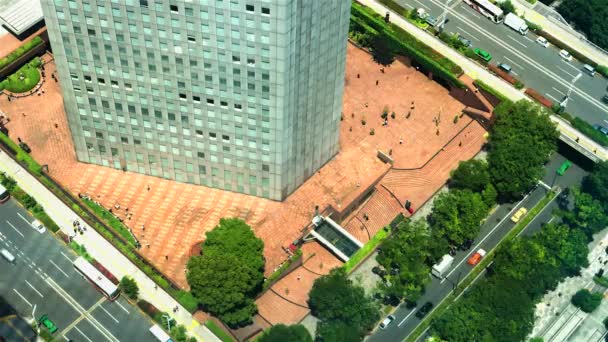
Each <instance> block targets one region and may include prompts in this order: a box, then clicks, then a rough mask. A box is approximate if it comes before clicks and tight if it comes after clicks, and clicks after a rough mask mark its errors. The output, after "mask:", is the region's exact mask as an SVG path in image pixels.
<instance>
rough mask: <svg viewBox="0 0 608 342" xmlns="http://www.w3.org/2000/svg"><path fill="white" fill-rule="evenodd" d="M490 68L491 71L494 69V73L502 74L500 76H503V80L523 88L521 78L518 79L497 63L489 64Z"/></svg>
mask: <svg viewBox="0 0 608 342" xmlns="http://www.w3.org/2000/svg"><path fill="white" fill-rule="evenodd" d="M488 69H490V71H492V72H493V73H494V74H496V75H498V76H500V78H502V79H503V80H505V81H507V82H509V83H511V84H512V85H513V86H515V88H517V89H521V88H523V87H524V84H523V83H522V82H521V81H520V80H518V79H517V78H515V77H513V76H511V74H509V73H507V72H506V71H504V70H502V69H500V68H499V67H497V66H496V65H494V64H488Z"/></svg>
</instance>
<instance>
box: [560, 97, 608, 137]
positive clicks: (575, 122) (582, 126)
mask: <svg viewBox="0 0 608 342" xmlns="http://www.w3.org/2000/svg"><path fill="white" fill-rule="evenodd" d="M552 109H553V112H554V113H555V114H557V115H559V116H560V117H562V118H563V119H565V120H566V121H568V122H569V123H570V124H571V125H572V127H574V128H576V129H577V130H578V131H579V132H581V133H583V134H584V135H586V136H587V137H588V138H589V139H591V140H593V141H595V142H596V143H598V144H600V145H602V146H608V137H607V136H606V135H604V133H602V132H600V131H598V130H597V129H595V127H593V125H591V124H590V123H588V122H587V121H585V120H583V119H581V118H575V117H573V116H572V115H571V114H569V113H566V112H562V111H561V110H560V109H559V105H558V104H554V105H553V108H552Z"/></svg>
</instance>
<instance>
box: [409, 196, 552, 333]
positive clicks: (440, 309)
mask: <svg viewBox="0 0 608 342" xmlns="http://www.w3.org/2000/svg"><path fill="white" fill-rule="evenodd" d="M556 195H557V194H556V193H555V192H553V191H550V192H549V193H548V194H547V195H546V196H545V197H544V198H543V199H542V200H540V202H538V203H537V204H536V205H535V206H534V207H533V208H532V209H530V211H529V212H528V214H527V215H526V216H524V218H523V219H522V220H521V221H519V222H518V223H517V224H516V225H515V227H513V229H511V230H510V231H509V232H508V233H507V235H505V237H504V238H503V239H502V240H500V242H499V243H498V245H496V247H494V248H493V249H492V250H491V251H490V252H488V254H487V255H486V256H485V257H484V258H483V259H482V260H481V262H480V263H479V264H477V266H475V268H473V270H472V271H471V272H469V274H467V275H466V277H465V278H464V279H463V280H462V281H461V282H460V284H458V287H457V288H456V290H454V291H453V292H452V293H450V294H449V295H448V296H447V297H446V298H445V300H444V301H442V302H441V304H439V305H438V306H437V307H436V308H435V310H433V312H431V313H430V314H428V315H427V316H426V317H425V318H424V320H422V322H420V324H418V326H417V327H416V329H414V331H412V333H411V334H410V335H409V337H408V338H407V339H405V341H406V342H415V341H416V340H418V337H419V336H420V335H421V334H422V333H423V332H424V331H425V330H426V329H427V328H428V327H429V326H430V325H431V323H432V322H433V318H434V317H439V316H440V315H441V314H443V313H444V312H445V311H446V310H447V309H448V308H449V306H450V305H452V303H454V301H455V300H456V297H457V296H458V295H459V294H460V293H462V292H463V291H464V290H465V289H466V288H467V287H468V286H469V285H471V284H472V283H473V280H475V278H477V276H478V275H479V274H481V272H483V271H484V270H485V269H486V267H487V266H488V265H489V264H490V263H491V262H492V261H493V260H494V255H495V252H496V250H498V248H499V247H500V246H501V245H502V244H504V243H506V242H508V241H510V240H513V239H514V238H515V237H516V236H517V234H519V233H520V232H521V231H522V230H524V228H525V227H526V226H527V225H528V223H530V222H531V221H532V220H533V219H534V217H536V215H538V213H540V211H541V210H543V208H544V207H545V206H546V205H547V204H549V202H551V201H552V200H553V198H554V197H555V196H556Z"/></svg>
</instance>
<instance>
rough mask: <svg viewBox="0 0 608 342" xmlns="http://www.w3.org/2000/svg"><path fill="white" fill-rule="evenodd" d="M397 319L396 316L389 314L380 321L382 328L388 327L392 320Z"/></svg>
mask: <svg viewBox="0 0 608 342" xmlns="http://www.w3.org/2000/svg"><path fill="white" fill-rule="evenodd" d="M394 320H395V316H393V315H388V316H386V318H385V319H384V320H383V321H382V322H380V329H386V327H387V326H388V325H389V324H391V322H392V321H394Z"/></svg>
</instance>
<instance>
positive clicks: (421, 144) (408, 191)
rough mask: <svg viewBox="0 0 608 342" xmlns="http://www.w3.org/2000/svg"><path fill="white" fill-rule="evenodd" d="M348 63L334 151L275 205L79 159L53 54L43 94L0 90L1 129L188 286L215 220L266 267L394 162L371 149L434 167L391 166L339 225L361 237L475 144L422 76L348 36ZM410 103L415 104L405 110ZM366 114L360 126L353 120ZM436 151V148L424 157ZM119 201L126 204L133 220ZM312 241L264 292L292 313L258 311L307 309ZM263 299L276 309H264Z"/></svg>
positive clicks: (403, 162) (446, 99) (466, 124)
mask: <svg viewBox="0 0 608 342" xmlns="http://www.w3.org/2000/svg"><path fill="white" fill-rule="evenodd" d="M346 68H347V71H346V87H345V99H344V119H343V123H342V126H341V132H340V134H341V137H340V145H341V150H340V153H339V154H338V155H336V157H335V158H334V159H332V160H331V161H330V162H329V163H327V164H326V165H325V166H324V167H323V168H322V169H321V170H320V171H319V172H317V173H316V174H315V175H314V176H313V177H311V178H310V179H309V180H308V181H307V182H306V183H305V184H304V185H302V186H301V187H300V188H299V189H298V190H296V192H294V193H293V194H292V195H291V196H289V197H288V198H287V199H286V200H285V201H284V202H281V203H279V202H274V201H270V200H266V199H262V198H257V197H253V196H248V195H243V194H238V193H233V192H228V191H224V190H217V189H211V188H206V187H202V186H195V185H189V184H183V183H178V182H174V181H169V180H165V179H160V178H155V177H151V176H145V175H140V174H135V173H131V172H123V171H120V170H114V169H110V168H107V167H102V166H97V165H89V164H84V163H79V162H77V161H76V160H75V154H74V152H73V146H72V142H71V139H70V137H69V131H68V127H67V122H66V117H65V113H64V109H63V104H62V98H61V94H60V92H59V88H58V84H57V83H55V82H54V81H53V80H51V79H50V77H49V76H50V74H51V73H52V72H54V65H53V63H52V62H51V63H49V64H47V66H46V74H47V78H48V80H47V81H46V82H45V84H44V85H43V87H42V88H41V91H44V94H42V93H41V92H40V95H38V94H34V95H32V96H28V97H24V98H19V99H13V100H12V101H10V102H9V101H8V99H7V97H6V96H0V111H3V112H4V113H6V114H7V115H8V116H9V118H10V119H11V121H10V123H9V124H8V126H7V127H8V129H9V130H10V132H9V134H10V136H11V137H12V138H13V139H14V140H16V139H17V137H20V138H21V139H23V140H24V141H25V142H27V143H28V144H29V145H30V147H31V148H32V156H33V157H34V158H35V159H36V160H37V161H38V162H39V163H40V164H47V165H48V166H49V173H50V175H51V176H52V177H54V178H55V179H56V180H57V181H58V182H59V183H61V184H62V185H64V186H65V187H66V188H67V189H69V190H70V191H71V192H73V193H74V194H78V193H83V194H87V195H89V196H91V197H93V198H94V199H95V200H97V201H99V202H100V203H102V204H103V205H104V206H105V207H106V208H111V207H113V206H114V205H116V204H118V205H120V207H121V210H115V211H114V212H115V213H117V215H118V216H120V217H121V218H123V219H124V220H125V223H126V224H127V225H128V226H129V227H130V228H132V230H133V232H134V233H135V235H136V236H137V237H138V238H139V239H140V240H141V242H142V245H143V247H142V250H141V252H142V254H143V255H144V256H146V257H147V258H149V259H150V260H152V261H153V262H154V263H155V264H156V265H157V266H158V267H159V268H160V269H161V270H162V271H163V272H164V273H165V274H167V275H168V276H169V277H171V278H172V279H173V280H174V281H175V282H176V283H178V284H179V285H181V286H183V287H187V284H186V281H185V274H184V269H185V264H186V262H187V260H188V257H189V251H190V249H191V247H192V245H193V244H195V243H197V242H199V241H202V240H203V239H204V235H205V232H207V231H209V230H210V229H212V228H213V227H214V226H215V225H216V224H217V222H218V221H219V219H220V218H221V217H240V218H242V219H244V220H246V221H247V222H248V223H249V224H250V225H251V226H252V227H253V228H254V230H255V232H256V234H257V235H258V236H259V237H260V238H262V239H263V240H264V243H265V250H264V254H265V257H266V263H267V266H266V273H267V274H269V273H271V272H272V271H273V270H274V269H275V268H276V267H277V266H278V265H279V264H280V263H281V262H283V261H284V260H285V259H286V258H287V254H286V253H285V251H284V250H283V247H286V246H288V245H289V244H290V243H291V242H292V241H294V240H295V239H297V238H298V237H300V234H301V229H302V228H303V227H304V226H306V225H307V224H308V223H309V222H310V220H311V218H312V215H313V213H314V208H315V205H318V206H319V207H320V208H321V209H323V208H325V207H326V206H327V205H331V206H333V207H334V208H337V209H340V208H342V207H344V206H346V205H348V204H349V203H350V202H352V200H353V199H354V198H356V197H357V196H358V195H360V194H361V193H362V191H364V189H366V188H368V187H369V186H370V185H371V184H373V183H374V182H376V181H378V180H379V178H380V177H382V175H384V174H385V173H386V172H387V171H388V170H389V168H390V165H389V164H384V163H382V162H381V161H380V160H379V159H378V158H377V157H376V154H377V151H378V150H382V151H384V152H386V153H388V150H390V149H392V157H393V158H394V160H395V164H394V166H395V168H420V167H422V166H423V165H428V166H429V167H430V168H429V169H428V172H427V166H425V167H424V168H421V169H417V170H415V171H408V170H405V171H404V170H401V171H400V170H391V171H389V173H388V174H387V175H386V176H385V179H384V180H382V182H380V184H381V185H378V186H377V188H378V187H382V188H383V189H384V191H376V192H375V193H374V194H373V195H372V197H371V198H370V199H369V200H367V202H366V203H364V204H363V206H362V207H361V209H359V210H356V211H355V212H353V214H351V216H350V217H348V218H347V219H346V220H345V221H344V222H343V224H344V225H345V226H348V227H347V229H348V230H349V231H351V232H352V233H353V234H354V235H355V236H357V237H358V238H359V239H361V240H362V242H365V241H367V239H369V236H371V235H373V233H375V232H376V231H377V230H378V229H380V228H381V227H382V226H383V225H385V224H386V223H387V222H386V220H389V222H390V219H392V218H393V217H394V216H395V215H396V214H397V212H398V210H400V206H401V205H402V203H403V201H404V200H405V199H410V198H415V200H414V201H413V203H414V205H415V206H416V207H417V206H418V203H420V202H421V201H425V200H426V199H428V198H429V197H430V196H431V195H432V194H433V193H434V192H435V191H436V190H437V189H438V187H440V186H441V185H442V184H443V183H445V181H446V180H447V178H448V176H449V171H450V170H451V169H453V168H454V167H456V165H457V163H458V161H460V160H466V159H469V158H471V157H472V156H473V155H475V153H477V152H478V151H479V149H480V147H481V144H482V143H483V141H484V138H483V134H484V133H485V131H483V129H482V128H481V127H480V126H479V125H478V124H477V123H476V122H472V121H471V119H469V118H468V117H467V116H464V117H462V118H461V119H460V120H458V122H456V123H454V120H453V119H454V116H455V115H457V114H458V113H460V112H461V110H462V108H463V105H462V104H460V103H459V102H457V101H456V100H455V99H453V98H452V97H450V96H449V95H448V91H447V90H446V89H445V88H443V87H441V86H440V85H438V84H437V83H435V82H432V81H430V80H428V78H427V77H426V76H425V75H423V74H421V73H419V72H417V71H416V70H415V69H413V68H411V67H408V66H406V65H404V64H402V63H400V62H396V63H394V64H393V65H392V66H390V67H387V68H385V70H384V72H381V71H380V67H379V66H378V65H377V64H375V63H374V62H373V61H372V60H371V58H370V57H369V55H368V54H367V53H366V52H364V51H361V50H359V49H357V48H355V47H354V46H352V45H350V46H349V48H348V58H347V67H346ZM357 74H359V77H357ZM376 80H378V85H376ZM412 101H414V109H413V110H412V113H411V114H410V117H409V119H407V118H406V114H407V112H408V111H410V110H411V103H412ZM385 106H387V107H388V108H389V118H388V126H383V125H382V119H381V118H380V115H381V113H382V110H383V108H384V107H385ZM392 111H395V113H396V117H395V119H392V118H391V117H390V112H392ZM353 113H354V118H353V117H352V115H353ZM363 116H365V119H366V125H365V126H363V125H362V124H361V118H362V117H363ZM437 118H439V123H438V124H437V123H436V119H437ZM371 128H374V130H375V134H374V135H370V134H369V133H370V129H371ZM437 129H438V130H439V135H437ZM461 131H462V132H461ZM465 132H466V133H465ZM465 134H466V135H465ZM457 135H458V136H457ZM456 136H457V137H456ZM455 137H456V138H455ZM400 138H401V139H403V142H402V143H401V144H400V141H399V140H400ZM450 141H451V142H450ZM448 142H450V143H448ZM442 149H444V151H442ZM438 151H440V153H439V154H437V156H436V157H435V158H433V159H431V158H432V157H433V156H434V155H435V154H436V153H437V152H438ZM429 161H430V162H429ZM427 162H428V164H426V163H427ZM406 172H415V173H416V174H415V175H414V174H405V173H406ZM376 196H382V198H380V197H376ZM124 208H129V211H128V212H129V213H131V214H132V216H131V218H130V219H128V218H127V217H126V212H125V211H123V209H124ZM364 213H366V214H367V215H368V216H369V222H364V223H361V222H362V220H361V217H362V215H363V214H364ZM142 225H143V226H144V227H145V229H142ZM368 226H369V227H368ZM316 246H317V247H315V246H313V245H311V246H306V245H305V248H304V256H303V258H304V260H308V261H307V262H306V263H305V265H304V266H303V267H305V268H306V269H302V270H296V271H294V272H293V273H292V274H290V276H288V277H286V278H285V279H283V280H281V281H280V282H279V283H278V284H276V285H275V286H273V288H272V291H269V292H268V293H273V294H274V295H275V296H278V295H280V296H281V297H285V298H286V299H287V300H289V301H291V302H294V303H297V304H298V305H300V306H296V307H298V308H299V309H300V310H297V309H294V311H298V312H297V313H295V314H294V315H291V314H289V313H287V312H285V311H288V310H289V309H288V308H287V307H286V306H284V305H283V304H280V305H279V304H277V303H276V302H273V301H272V300H268V299H265V298H264V297H262V298H261V299H260V300H261V302H259V304H261V305H260V312H261V313H262V312H265V313H268V312H270V311H273V310H274V309H278V308H281V310H283V312H284V315H281V314H275V316H273V317H265V318H266V319H268V320H269V321H271V322H272V323H276V322H279V321H286V322H288V321H294V320H298V317H300V316H301V317H303V316H302V312H304V314H305V313H306V312H307V310H306V308H305V306H306V299H307V293H308V289H309V288H310V285H311V284H312V281H313V280H314V278H316V277H318V276H319V275H320V274H324V273H327V272H328V271H329V269H330V268H331V266H336V265H339V264H340V262H339V261H337V259H335V258H334V257H333V256H332V255H331V254H329V253H327V252H326V251H325V252H323V251H324V250H323V249H322V248H321V250H323V251H320V250H319V248H318V245H316ZM313 254H314V257H312V258H311V255H313ZM166 256H168V260H167V259H166ZM309 258H310V259H309ZM319 260H320V261H319ZM298 275H299V279H298ZM285 289H288V291H287V292H286V291H285ZM266 302H267V303H269V306H268V308H273V309H272V310H268V308H267V307H265V305H264V304H263V303H266ZM267 315H269V314H267ZM281 317H283V319H281ZM301 317H300V318H299V319H301Z"/></svg>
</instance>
